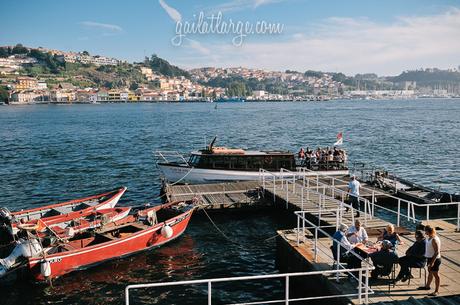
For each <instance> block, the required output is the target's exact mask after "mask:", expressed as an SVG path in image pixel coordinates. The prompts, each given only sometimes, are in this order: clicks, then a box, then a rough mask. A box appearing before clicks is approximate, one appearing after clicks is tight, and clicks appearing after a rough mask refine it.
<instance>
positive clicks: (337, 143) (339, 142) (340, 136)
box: [334, 132, 343, 146]
mask: <svg viewBox="0 0 460 305" xmlns="http://www.w3.org/2000/svg"><path fill="white" fill-rule="evenodd" d="M342 144H343V133H342V132H339V133H338V134H337V142H335V143H334V146H335V145H342Z"/></svg>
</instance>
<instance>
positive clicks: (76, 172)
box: [0, 100, 460, 305]
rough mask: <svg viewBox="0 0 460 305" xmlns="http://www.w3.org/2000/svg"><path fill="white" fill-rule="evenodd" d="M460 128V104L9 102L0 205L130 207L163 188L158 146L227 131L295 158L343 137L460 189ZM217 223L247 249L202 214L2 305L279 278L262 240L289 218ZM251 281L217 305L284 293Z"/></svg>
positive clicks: (235, 217)
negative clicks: (105, 202)
mask: <svg viewBox="0 0 460 305" xmlns="http://www.w3.org/2000/svg"><path fill="white" fill-rule="evenodd" d="M459 130H460V101H459V100H417V101H334V102H322V103H238V104H219V105H218V109H214V105H211V104H161V103H159V104H134V105H129V104H107V105H72V106H24V107H6V106H5V107H0V162H1V163H0V177H1V178H0V179H1V183H0V195H1V196H0V206H7V207H8V208H10V209H11V210H17V209H21V208H27V207H31V206H32V205H35V204H37V205H40V204H49V203H54V202H57V201H61V200H65V199H72V198H78V197H80V196H85V195H90V194H95V193H98V192H101V191H105V190H107V189H112V188H114V187H116V186H119V185H126V186H127V187H128V192H127V193H126V195H125V196H124V197H123V198H122V200H121V202H120V204H121V205H127V204H138V203H144V202H147V201H151V200H154V199H155V198H156V197H157V196H158V192H159V185H160V180H159V173H158V171H157V169H156V168H155V164H154V161H153V158H152V151H154V150H171V149H174V150H180V151H183V152H188V151H190V150H193V149H197V148H201V147H202V146H203V145H204V141H205V139H206V140H208V141H209V140H210V139H211V137H212V136H214V135H218V143H217V144H218V145H227V146H234V147H243V148H253V149H290V150H293V151H296V150H298V148H299V147H300V146H304V147H306V146H309V147H315V146H318V145H331V144H332V143H333V142H334V141H335V135H336V134H337V132H338V131H343V132H344V134H345V147H346V149H347V150H348V151H349V155H350V159H351V160H355V161H365V162H370V163H374V164H377V165H381V166H384V167H385V168H387V169H389V170H391V171H393V172H396V173H398V174H399V175H401V176H403V177H406V178H409V179H411V180H414V181H416V182H419V183H421V184H424V185H428V186H432V187H436V188H441V189H445V190H448V191H450V192H458V191H460V187H459V184H460V175H459V172H458V162H459V161H458V160H459V152H458V151H459V144H458V141H459V136H460V133H459ZM213 218H214V220H215V222H216V224H217V225H218V226H219V227H220V228H221V229H222V230H224V231H225V232H226V233H227V234H228V235H229V236H231V238H232V239H237V240H238V241H239V242H240V244H241V245H240V246H234V245H232V244H231V243H230V242H229V241H227V240H226V239H224V238H223V237H222V235H220V233H218V232H217V231H216V230H215V229H214V228H213V227H212V225H211V224H210V223H209V221H208V220H207V219H206V218H205V217H204V216H202V215H196V216H195V217H194V218H193V220H192V222H191V223H190V225H189V228H188V230H187V232H186V233H185V234H184V236H183V237H182V238H180V239H179V240H177V241H175V242H173V243H171V244H168V245H166V246H165V247H162V248H160V249H158V250H154V251H150V252H147V253H143V254H140V255H137V256H134V257H130V258H126V259H122V260H118V261H113V262H110V263H107V264H103V265H100V266H98V267H96V268H93V269H90V270H88V271H85V272H76V273H74V274H70V275H68V276H65V277H63V278H61V279H58V280H57V281H56V282H55V283H54V286H53V287H52V288H49V287H48V288H44V287H35V286H27V285H26V286H16V287H13V288H10V289H8V290H7V291H4V292H2V298H1V300H2V304H14V305H16V304H121V303H122V302H123V299H122V297H123V289H124V287H125V286H126V285H127V284H128V283H140V282H150V281H167V280H186V279H187V280H188V279H196V278H209V277H220V276H237V275H247V274H260V273H273V272H277V270H276V268H275V262H274V258H275V242H274V240H269V241H268V242H267V241H263V240H264V239H266V238H269V237H271V236H273V235H274V234H275V231H276V229H277V228H283V227H289V226H290V225H289V224H287V223H286V220H285V217H283V216H282V215H278V213H274V212H268V211H260V212H257V213H246V214H242V213H230V214H217V215H213ZM247 285H249V284H247ZM247 285H246V284H245V285H243V286H240V287H236V286H231V287H220V288H219V287H217V288H216V290H217V294H218V296H219V297H218V298H219V300H220V301H221V302H225V301H229V300H235V298H234V297H235V296H240V297H244V296H245V295H247V294H248V293H250V294H252V295H253V296H255V297H263V296H266V294H267V293H268V292H269V291H271V290H273V291H274V292H275V294H277V293H279V292H280V287H282V286H280V285H279V283H276V282H270V283H254V284H253V286H247ZM262 287H265V288H264V289H268V291H264V289H263V288H262ZM224 288H225V289H224ZM205 289H206V287H190V288H187V289H184V290H181V291H175V292H168V291H166V290H163V291H159V290H155V291H153V290H151V291H143V292H142V293H140V294H138V295H136V297H135V299H136V301H138V302H140V303H143V304H151V303H155V304H173V303H176V304H185V302H184V300H183V299H181V297H180V296H181V295H182V296H184V295H186V296H188V297H189V298H188V299H189V300H193V302H192V303H199V302H198V300H200V301H201V302H202V303H203V302H205ZM238 289H243V290H244V291H241V290H238ZM24 291H27V294H25V293H24ZM4 300H6V303H3V301H4Z"/></svg>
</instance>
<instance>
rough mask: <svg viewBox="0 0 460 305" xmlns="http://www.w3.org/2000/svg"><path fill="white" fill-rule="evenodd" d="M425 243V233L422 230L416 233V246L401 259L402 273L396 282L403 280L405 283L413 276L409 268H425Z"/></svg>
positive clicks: (411, 247)
mask: <svg viewBox="0 0 460 305" xmlns="http://www.w3.org/2000/svg"><path fill="white" fill-rule="evenodd" d="M425 242H426V240H425V237H424V236H423V232H422V231H420V230H418V231H416V232H415V242H414V244H413V245H412V246H410V247H409V249H407V251H406V256H403V257H401V258H399V265H400V266H401V271H400V272H399V274H398V276H397V277H396V279H395V281H399V280H401V281H402V282H405V281H407V280H408V279H409V277H410V276H411V274H410V269H409V268H411V267H412V268H422V267H423V266H425V263H426V258H425Z"/></svg>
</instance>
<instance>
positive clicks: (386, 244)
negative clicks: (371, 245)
mask: <svg viewBox="0 0 460 305" xmlns="http://www.w3.org/2000/svg"><path fill="white" fill-rule="evenodd" d="M392 247H393V245H392V243H391V242H390V241H388V240H384V241H382V249H380V250H379V251H377V252H374V253H371V254H369V257H370V258H371V260H372V263H373V264H374V267H375V269H374V270H372V272H371V278H373V279H376V278H377V277H379V276H387V275H389V274H390V273H391V271H392V270H393V264H395V263H397V262H398V255H397V254H396V253H395V252H394V251H393V250H392Z"/></svg>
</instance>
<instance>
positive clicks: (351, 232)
mask: <svg viewBox="0 0 460 305" xmlns="http://www.w3.org/2000/svg"><path fill="white" fill-rule="evenodd" d="M347 238H348V241H349V242H350V243H351V244H358V243H362V244H366V243H367V242H368V236H367V232H366V229H364V227H363V226H362V225H361V220H359V219H355V225H354V226H351V227H350V228H348V231H347Z"/></svg>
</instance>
